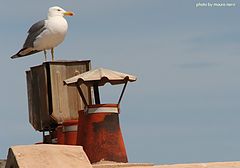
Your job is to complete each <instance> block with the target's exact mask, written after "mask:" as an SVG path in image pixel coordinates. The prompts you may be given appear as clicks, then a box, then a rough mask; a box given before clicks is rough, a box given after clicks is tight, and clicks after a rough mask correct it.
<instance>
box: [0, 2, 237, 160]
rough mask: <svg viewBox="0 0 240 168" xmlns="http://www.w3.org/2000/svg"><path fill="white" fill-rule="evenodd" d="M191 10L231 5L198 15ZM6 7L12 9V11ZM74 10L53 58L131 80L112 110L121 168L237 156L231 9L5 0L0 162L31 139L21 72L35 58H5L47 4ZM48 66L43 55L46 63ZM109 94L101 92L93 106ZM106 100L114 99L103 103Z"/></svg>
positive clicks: (112, 93) (0, 9)
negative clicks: (125, 161)
mask: <svg viewBox="0 0 240 168" xmlns="http://www.w3.org/2000/svg"><path fill="white" fill-rule="evenodd" d="M198 2H209V3H213V2H218V3H220V2H221V3H227V2H229V3H235V5H236V6H235V7H200V8H196V3H198ZM13 4H14V7H13V6H12V5H13ZM55 5H59V6H61V7H63V8H64V9H66V10H72V11H74V12H75V14H76V15H75V16H74V17H68V18H67V20H68V23H69V31H68V34H67V37H66V39H65V41H64V42H63V43H62V44H61V45H59V46H58V47H57V48H56V50H55V52H56V59H69V60H86V59H90V60H91V61H92V67H93V68H97V67H105V68H109V69H113V70H118V71H122V72H127V73H130V74H134V75H136V76H137V77H138V81H137V82H135V83H131V84H129V85H128V88H127V90H126V94H125V95H124V99H123V101H122V104H121V115H120V119H121V127H122V132H123V135H124V139H125V144H126V148H127V153H128V157H129V161H130V162H152V163H159V164H163V163H188V162H208V161H235V160H238V159H239V155H240V145H239V142H240V134H239V133H238V130H239V129H240V122H239V121H240V112H239V111H240V103H239V99H240V89H239V86H240V78H239V72H240V66H239V62H240V33H239V30H240V22H239V20H238V18H239V16H240V10H239V8H240V3H239V2H238V1H234V0H231V1H230V0H229V1H227V0H226V1H218V0H215V1H211V0H209V1H194V0H183V1H178V0H81V1H77V2H76V1H73V0H72V1H67V2H63V1H55V2H49V1H46V0H44V1H30V0H25V1H21V2H20V1H13V0H8V1H6V2H4V4H3V3H2V4H1V6H0V14H1V18H0V21H1V29H0V37H1V38H0V49H1V62H0V65H1V66H0V76H1V81H2V82H1V87H0V92H1V95H0V113H1V117H0V127H1V128H2V133H1V138H0V158H5V157H6V154H7V150H8V148H9V147H10V146H12V145H19V144H33V143H35V142H39V141H41V133H38V132H35V131H34V129H33V128H32V126H31V125H30V124H29V123H28V105H27V90H26V80H25V71H26V70H28V69H29V67H32V66H35V65H38V64H41V63H42V61H43V60H44V56H43V53H38V54H35V55H32V56H29V57H25V58H22V59H16V60H11V59H10V56H11V55H13V54H15V52H17V51H18V50H19V49H20V48H21V46H22V44H23V42H24V40H25V38H26V35H27V34H26V32H27V30H28V28H29V27H30V26H31V25H32V24H33V23H34V22H36V21H38V20H41V19H43V18H45V17H46V15H47V10H48V8H49V7H51V6H55ZM49 58H50V57H49ZM118 91H119V88H118V87H117V88H115V87H110V86H107V87H106V88H102V89H101V93H102V95H103V97H102V99H103V102H104V101H105V102H108V101H113V100H116V99H117V98H115V97H117V96H118V93H119V92H118ZM112 98H114V99H112Z"/></svg>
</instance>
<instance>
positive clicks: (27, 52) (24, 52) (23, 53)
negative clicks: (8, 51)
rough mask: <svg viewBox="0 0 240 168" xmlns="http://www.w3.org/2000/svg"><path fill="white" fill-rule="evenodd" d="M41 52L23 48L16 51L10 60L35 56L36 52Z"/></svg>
mask: <svg viewBox="0 0 240 168" xmlns="http://www.w3.org/2000/svg"><path fill="white" fill-rule="evenodd" d="M40 51H41V50H33V49H32V48H23V49H21V50H20V51H18V53H17V54H15V55H13V56H11V58H12V59H14V58H20V57H25V56H28V55H31V54H35V53H37V52H40Z"/></svg>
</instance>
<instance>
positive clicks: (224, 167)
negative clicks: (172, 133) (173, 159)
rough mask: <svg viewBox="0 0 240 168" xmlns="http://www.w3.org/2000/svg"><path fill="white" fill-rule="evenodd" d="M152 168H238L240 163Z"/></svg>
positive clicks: (176, 165) (175, 165)
mask: <svg viewBox="0 0 240 168" xmlns="http://www.w3.org/2000/svg"><path fill="white" fill-rule="evenodd" d="M153 168H240V162H239V161H238V162H210V163H190V164H173V165H159V166H154V167H153Z"/></svg>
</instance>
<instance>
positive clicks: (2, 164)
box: [0, 160, 6, 168]
mask: <svg viewBox="0 0 240 168" xmlns="http://www.w3.org/2000/svg"><path fill="white" fill-rule="evenodd" d="M5 165H6V160H0V168H5Z"/></svg>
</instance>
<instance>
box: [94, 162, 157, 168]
mask: <svg viewBox="0 0 240 168" xmlns="http://www.w3.org/2000/svg"><path fill="white" fill-rule="evenodd" d="M152 166H153V164H151V163H117V162H109V161H101V162H99V163H96V164H92V167H93V168H148V167H152Z"/></svg>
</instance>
